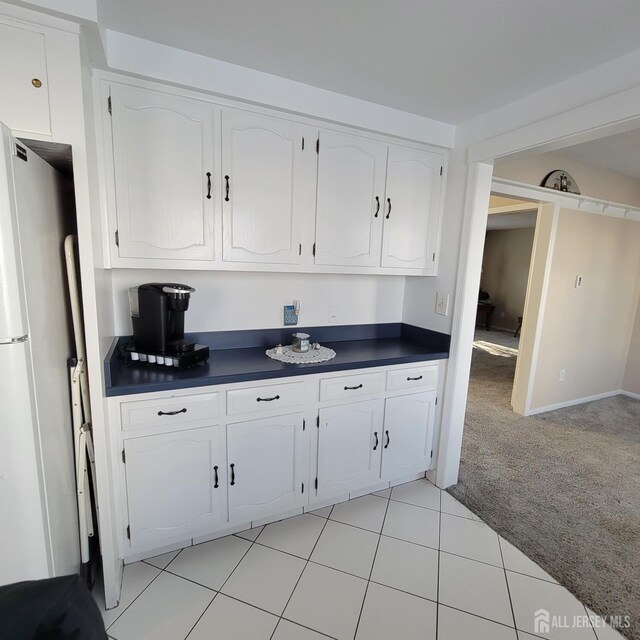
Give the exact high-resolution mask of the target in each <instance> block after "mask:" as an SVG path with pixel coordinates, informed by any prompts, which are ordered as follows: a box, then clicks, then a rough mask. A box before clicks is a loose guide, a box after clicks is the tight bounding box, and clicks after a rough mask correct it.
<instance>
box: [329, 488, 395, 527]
mask: <svg viewBox="0 0 640 640" xmlns="http://www.w3.org/2000/svg"><path fill="white" fill-rule="evenodd" d="M387 504H388V502H387V500H385V499H384V498H380V497H379V496H374V495H368V496H362V497H361V498H356V499H355V500H349V501H348V502H341V503H340V504H337V505H336V506H335V507H334V508H333V511H332V512H331V516H330V519H331V520H336V521H337V522H342V523H343V524H350V525H353V526H354V527H360V528H362V529H368V530H369V531H374V532H375V533H380V530H381V529H382V523H383V521H384V514H385V512H386V510H387Z"/></svg>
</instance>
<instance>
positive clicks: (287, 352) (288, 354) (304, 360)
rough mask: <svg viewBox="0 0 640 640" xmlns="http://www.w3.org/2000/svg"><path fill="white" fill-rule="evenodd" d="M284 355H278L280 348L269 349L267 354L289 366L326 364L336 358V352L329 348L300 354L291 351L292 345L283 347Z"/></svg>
mask: <svg viewBox="0 0 640 640" xmlns="http://www.w3.org/2000/svg"><path fill="white" fill-rule="evenodd" d="M281 349H282V353H276V351H277V350H278V347H274V348H273V349H267V350H266V351H265V353H266V354H267V355H268V356H269V357H270V358H273V359H274V360H279V361H280V362H288V363H289V364H311V363H315V362H325V361H326V360H331V359H332V358H335V357H336V352H335V351H334V350H333V349H329V347H320V348H319V349H309V351H306V352H305V353H298V352H297V351H293V349H291V345H286V346H284V347H281Z"/></svg>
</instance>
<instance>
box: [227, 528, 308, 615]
mask: <svg viewBox="0 0 640 640" xmlns="http://www.w3.org/2000/svg"><path fill="white" fill-rule="evenodd" d="M310 517H311V518H313V517H314V516H310ZM316 519H319V518H316ZM304 566H305V561H304V560H302V559H300V558H296V557H294V556H291V555H288V554H286V553H282V552H281V551H276V550H275V549H270V548H269V547H262V546H260V545H256V544H254V545H253V546H252V547H251V549H249V552H248V553H247V555H246V556H245V557H244V558H243V559H242V562H240V564H239V565H238V567H237V568H236V570H235V571H234V572H233V573H232V574H231V577H230V578H229V580H227V582H226V584H225V585H224V587H222V592H223V593H225V594H227V595H229V596H232V597H234V598H237V599H238V600H242V601H243V602H247V603H248V604H252V605H255V606H256V607H260V608H261V609H265V610H266V611H269V612H271V613H274V614H276V615H280V614H281V613H282V611H283V609H284V607H285V605H286V604H287V600H288V599H289V596H290V595H291V593H292V591H293V588H294V587H295V586H296V582H297V581H298V578H299V577H300V574H301V573H302V570H303V569H304Z"/></svg>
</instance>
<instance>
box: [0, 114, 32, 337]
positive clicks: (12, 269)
mask: <svg viewBox="0 0 640 640" xmlns="http://www.w3.org/2000/svg"><path fill="white" fill-rule="evenodd" d="M0 136H1V138H2V149H1V150H0V342H4V341H7V340H10V339H12V338H20V337H21V336H24V335H26V333H27V316H26V310H25V303H24V293H23V288H22V268H21V266H20V265H21V261H20V243H19V241H18V226H17V216H16V200H15V189H14V185H13V169H12V162H11V154H12V147H13V144H14V140H13V138H12V136H11V132H10V131H9V129H8V128H7V127H6V126H5V125H4V124H2V123H1V122H0Z"/></svg>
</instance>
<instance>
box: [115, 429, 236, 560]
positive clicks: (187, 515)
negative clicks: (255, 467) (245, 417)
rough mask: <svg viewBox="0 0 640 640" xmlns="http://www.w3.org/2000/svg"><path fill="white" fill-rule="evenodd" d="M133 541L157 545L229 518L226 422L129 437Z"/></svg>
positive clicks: (136, 544)
mask: <svg viewBox="0 0 640 640" xmlns="http://www.w3.org/2000/svg"><path fill="white" fill-rule="evenodd" d="M124 451H125V461H126V462H125V473H126V479H127V502H128V507H129V514H128V515H129V527H130V538H131V546H132V547H134V548H138V547H140V548H142V547H145V548H153V547H159V546H162V544H163V543H167V544H168V543H169V542H171V541H178V540H184V539H186V538H190V537H191V536H192V535H194V534H196V533H198V532H204V531H205V530H207V529H212V528H215V526H216V525H219V524H220V523H223V522H225V521H226V519H227V511H226V504H227V501H226V466H225V456H224V446H223V431H222V428H221V427H203V428H200V429H187V430H184V431H177V432H174V433H164V434H160V435H154V436H146V437H143V438H131V439H128V440H125V442H124Z"/></svg>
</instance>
